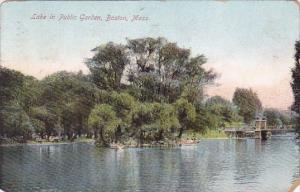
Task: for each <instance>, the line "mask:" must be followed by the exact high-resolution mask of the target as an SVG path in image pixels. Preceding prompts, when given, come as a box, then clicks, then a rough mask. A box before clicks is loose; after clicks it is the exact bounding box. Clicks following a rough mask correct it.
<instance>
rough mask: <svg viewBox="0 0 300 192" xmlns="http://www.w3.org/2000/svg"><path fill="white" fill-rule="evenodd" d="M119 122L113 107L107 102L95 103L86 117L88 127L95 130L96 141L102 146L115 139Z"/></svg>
mask: <svg viewBox="0 0 300 192" xmlns="http://www.w3.org/2000/svg"><path fill="white" fill-rule="evenodd" d="M119 123H120V120H119V119H118V118H117V116H116V113H115V111H114V110H113V107H112V106H110V105H108V104H100V105H96V106H95V107H94V108H93V110H92V111H91V114H90V116H89V119H88V124H89V127H90V128H92V129H93V130H94V131H95V136H96V137H97V143H98V144H100V145H103V146H108V144H109V143H111V142H112V141H114V140H115V132H116V130H117V127H118V125H119ZM98 135H99V137H98Z"/></svg>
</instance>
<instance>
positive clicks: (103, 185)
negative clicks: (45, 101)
mask: <svg viewBox="0 0 300 192" xmlns="http://www.w3.org/2000/svg"><path fill="white" fill-rule="evenodd" d="M299 146H300V145H299V142H298V141H297V140H294V139H293V138H292V137H273V138H272V139H271V140H268V141H265V142H262V141H260V140H255V139H247V140H203V141H201V142H200V143H199V144H198V145H196V146H183V147H181V148H130V149H124V150H122V151H120V150H118V151H116V150H114V149H99V148H96V147H95V146H93V145H91V144H64V145H31V146H14V147H0V165H1V166H0V188H1V189H3V190H5V191H7V192H21V191H26V192H35V191H36V192H38V191H43V192H56V191H57V192H79V191H82V192H85V191H88V192H89V191H94V192H98V191H103V192H108V191H116V192H119V191H147V192H148V191H149V192H151V191H154V192H164V191H183V192H184V191H186V192H191V191H200V192H206V191H209V192H219V191H222V192H252V191H253V192H267V191H272V192H286V191H287V188H288V187H289V186H290V184H291V183H292V181H294V180H295V179H296V178H297V177H299V176H300V175H299V174H300V148H299Z"/></svg>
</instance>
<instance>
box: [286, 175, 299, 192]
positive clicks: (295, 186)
mask: <svg viewBox="0 0 300 192" xmlns="http://www.w3.org/2000/svg"><path fill="white" fill-rule="evenodd" d="M288 192H300V178H299V179H297V180H296V181H295V182H294V184H293V185H292V186H291V187H290V188H289V190H288Z"/></svg>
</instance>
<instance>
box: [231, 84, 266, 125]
mask: <svg viewBox="0 0 300 192" xmlns="http://www.w3.org/2000/svg"><path fill="white" fill-rule="evenodd" d="M232 101H233V103H234V104H235V105H236V106H237V107H238V108H239V114H240V115H241V116H242V117H243V118H244V121H245V123H250V122H251V121H252V120H253V119H254V118H255V114H256V113H257V112H260V111H261V110H262V104H261V102H260V100H259V98H258V96H257V94H256V93H255V92H254V91H252V89H244V88H236V90H235V92H234V94H233V99H232Z"/></svg>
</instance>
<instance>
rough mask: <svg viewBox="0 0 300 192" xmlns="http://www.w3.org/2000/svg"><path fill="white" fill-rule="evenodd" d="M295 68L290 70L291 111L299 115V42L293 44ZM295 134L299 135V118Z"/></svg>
mask: <svg viewBox="0 0 300 192" xmlns="http://www.w3.org/2000/svg"><path fill="white" fill-rule="evenodd" d="M294 59H295V66H294V67H293V68H292V82H291V86H292V90H293V93H294V103H293V105H292V110H293V111H295V112H296V113H298V114H300V61H299V60H300V41H296V43H295V57H294ZM296 130H297V132H298V133H300V118H298V121H297V128H296Z"/></svg>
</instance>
